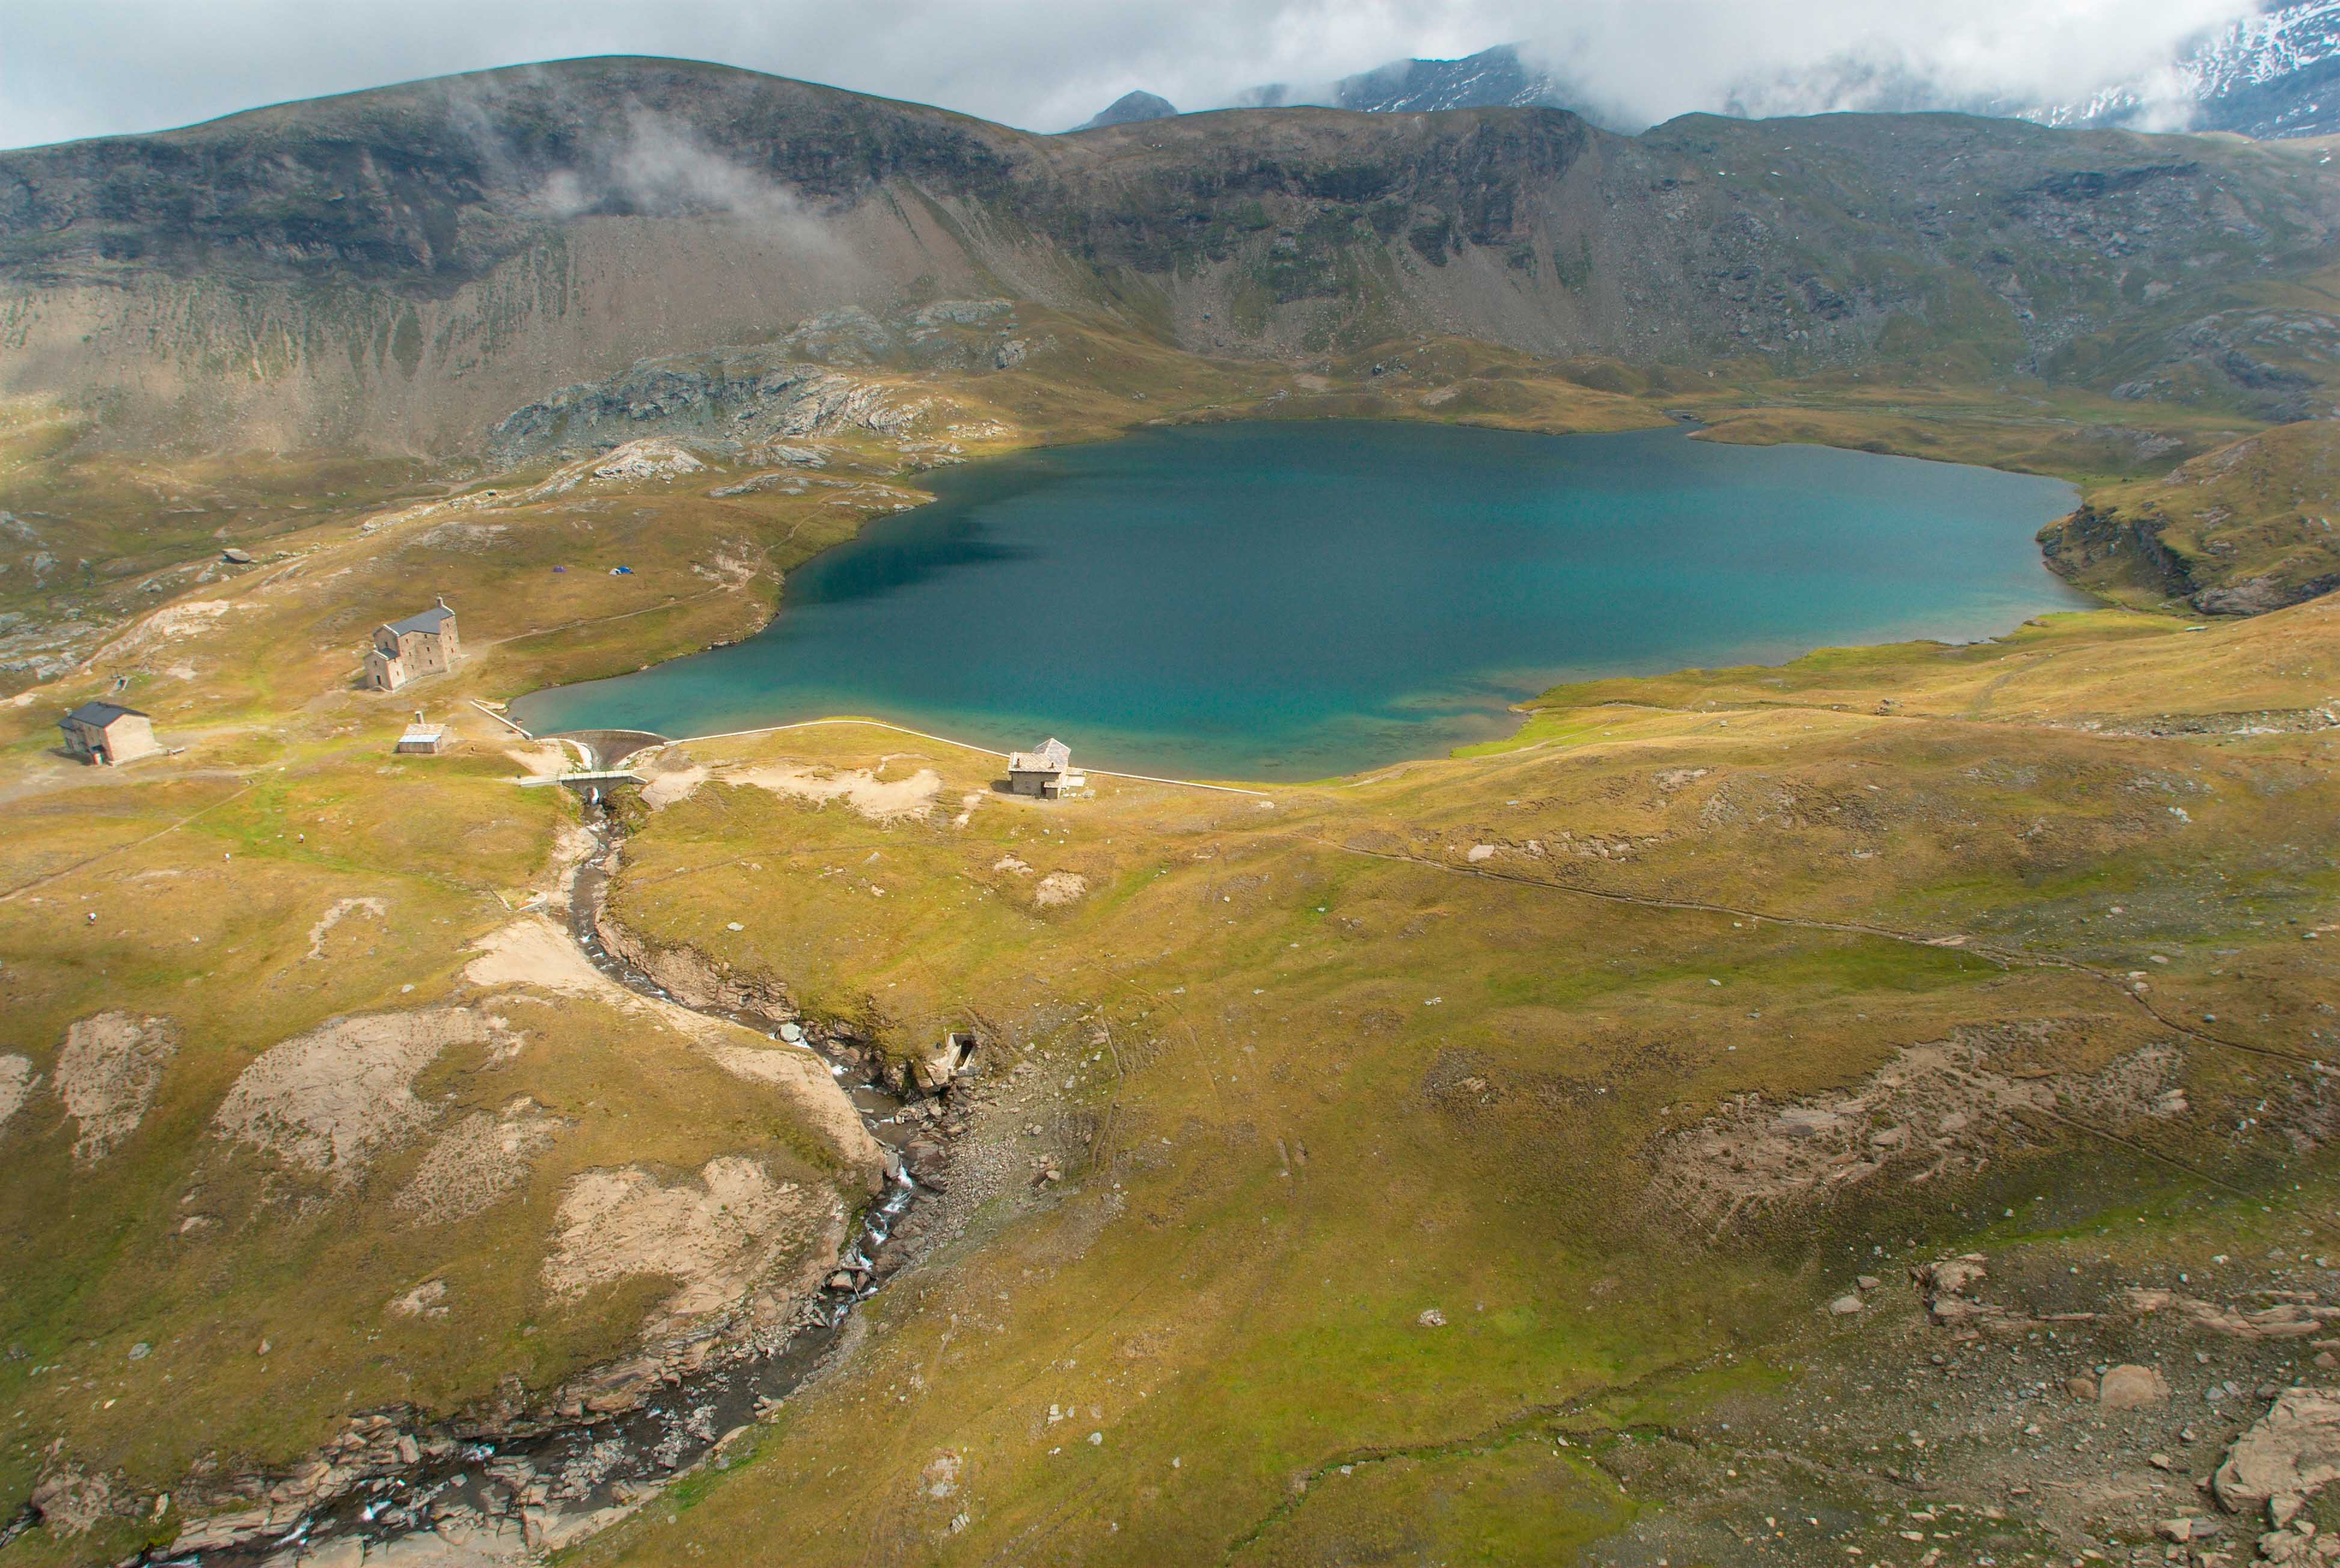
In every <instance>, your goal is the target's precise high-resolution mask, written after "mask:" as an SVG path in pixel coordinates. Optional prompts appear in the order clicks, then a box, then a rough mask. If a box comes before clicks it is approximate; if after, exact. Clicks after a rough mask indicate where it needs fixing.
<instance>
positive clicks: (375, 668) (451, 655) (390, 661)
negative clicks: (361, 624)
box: [365, 599, 462, 691]
mask: <svg viewBox="0 0 2340 1568" xmlns="http://www.w3.org/2000/svg"><path fill="white" fill-rule="evenodd" d="M461 654H462V646H461V642H460V641H459V640H457V638H456V635H455V612H454V611H453V610H450V609H448V608H447V601H446V600H444V599H441V600H439V602H438V603H437V604H435V605H433V606H432V607H431V609H429V610H424V611H422V613H421V614H420V615H410V616H408V617H407V618H406V619H405V620H392V621H387V622H384V623H383V624H382V625H380V626H377V627H375V628H374V629H373V646H372V648H369V649H367V650H366V659H365V683H366V684H367V685H368V686H370V687H372V688H373V690H376V691H395V690H398V689H399V688H400V687H402V686H403V685H405V684H406V683H407V682H408V681H410V680H421V678H422V677H423V676H425V675H438V674H441V673H443V672H444V671H446V670H452V669H453V668H454V667H455V660H457V659H458V658H460V657H461Z"/></svg>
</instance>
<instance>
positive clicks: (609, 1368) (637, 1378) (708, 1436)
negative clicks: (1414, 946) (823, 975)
mask: <svg viewBox="0 0 2340 1568" xmlns="http://www.w3.org/2000/svg"><path fill="white" fill-rule="evenodd" d="M590 831H591V833H592V835H593V839H594V843H593V848H592V850H591V852H590V854H589V855H588V856H587V857H586V858H585V859H584V861H583V862H582V863H581V864H580V866H579V867H578V869H577V874H576V876H575V877H574V878H573V880H572V882H571V883H570V890H569V900H568V906H567V908H566V910H565V914H566V917H567V920H566V925H567V929H568V933H569V935H570V938H571V939H572V940H573V941H575V943H576V944H577V946H578V948H579V949H580V951H581V952H582V953H583V954H584V955H585V957H586V958H589V959H590V961H591V962H592V964H593V965H594V967H595V968H598V969H600V971H601V972H602V973H603V974H605V975H607V976H609V977H610V978H612V979H614V980H616V981H618V982H619V983H620V984H621V985H623V986H625V987H627V988H629V989H630V990H633V991H636V992H638V993H640V994H641V995H644V996H648V997H655V998H657V999H659V1000H660V1001H663V1002H668V1003H671V1004H674V1005H677V1006H681V1007H689V1008H692V1009H693V1010H695V1011H700V1012H703V1013H706V1014H708V1015H709V1016H711V1017H720V1018H722V1019H724V1020H726V1021H728V1022H730V1023H734V1024H739V1025H742V1026H745V1027H751V1028H755V1029H758V1030H759V1031H762V1032H764V1033H766V1034H768V1035H769V1036H770V1037H773V1038H775V1039H779V1040H786V1041H788V1042H789V1043H792V1044H801V1045H804V1046H807V1047H809V1048H811V1049H812V1050H813V1051H815V1052H816V1053H818V1055H819V1056H820V1057H822V1059H823V1060H824V1061H825V1062H827V1063H828V1067H829V1070H830V1072H831V1073H832V1074H833V1075H834V1076H835V1077H837V1079H838V1084H839V1086H840V1087H842V1088H844V1089H845V1091H846V1092H847V1095H848V1097H849V1098H850V1100H851V1101H852V1104H853V1106H854V1108H855V1110H856V1112H857V1113H858V1116H860V1118H861V1121H862V1123H863V1125H864V1126H866V1127H867V1128H868V1131H869V1132H870V1134H871V1135H872V1136H874V1137H875V1138H876V1139H877V1142H878V1144H879V1145H880V1146H881V1148H882V1149H883V1151H884V1165H885V1171H886V1177H885V1181H884V1185H883V1189H882V1191H880V1192H878V1193H877V1194H875V1195H873V1197H872V1200H871V1201H870V1203H869V1204H868V1206H866V1207H865V1209H864V1210H863V1212H862V1215H861V1217H860V1220H859V1225H858V1231H857V1232H856V1233H855V1234H853V1236H851V1238H850V1239H849V1240H848V1242H847V1244H846V1245H844V1246H843V1247H842V1248H841V1249H840V1251H839V1253H838V1258H837V1263H836V1266H835V1267H834V1268H832V1269H830V1270H829V1271H828V1274H827V1275H826V1278H825V1280H824V1282H823V1283H822V1284H821V1285H820V1286H819V1287H818V1290H817V1291H816V1292H815V1293H814V1295H811V1296H810V1297H809V1298H808V1299H799V1300H797V1301H795V1302H793V1303H787V1304H781V1307H780V1310H778V1311H769V1310H767V1311H760V1312H759V1311H748V1310H744V1309H743V1310H741V1311H739V1312H735V1313H731V1314H729V1315H719V1316H718V1317H717V1318H716V1319H715V1320H713V1321H712V1322H711V1323H710V1324H709V1325H701V1326H697V1327H694V1328H693V1329H692V1330H690V1331H689V1333H688V1334H684V1335H675V1336H672V1337H669V1338H668V1339H665V1340H660V1341H655V1342H653V1343H649V1344H646V1345H643V1346H642V1347H641V1348H640V1351H639V1352H638V1353H637V1354H635V1355H631V1356H629V1357H627V1358H625V1359H623V1360H621V1361H619V1362H616V1363H613V1364H610V1365H604V1366H601V1367H598V1368H595V1369H593V1370H592V1371H591V1372H590V1373H588V1374H583V1375H581V1376H580V1377H577V1378H573V1379H571V1380H570V1382H568V1383H567V1384H563V1385H562V1386H561V1387H560V1388H558V1389H556V1390H554V1391H552V1392H551V1393H550V1394H547V1395H542V1396H531V1395H530V1394H528V1392H527V1391H526V1390H524V1389H522V1388H521V1387H520V1386H519V1385H518V1384H517V1383H516V1382H515V1383H513V1384H510V1385H508V1386H507V1388H506V1389H505V1390H504V1391H503V1393H502V1396H501V1398H499V1400H498V1401H497V1402H496V1403H495V1404H494V1405H493V1407H492V1408H489V1409H484V1410H473V1411H470V1412H466V1413H464V1414H460V1415H456V1416H452V1417H448V1418H443V1419H438V1420H429V1419H425V1418H423V1417H422V1416H421V1414H419V1413H416V1412H412V1411H398V1410H391V1411H376V1412H370V1413H367V1414H360V1415H357V1416H354V1417H352V1419H351V1421H350V1422H349V1424H348V1425H347V1427H346V1428H345V1429H344V1431H343V1432H342V1434H341V1435H340V1436H339V1437H338V1438H336V1439H335V1440H334V1441H333V1442H332V1443H330V1444H327V1445H325V1447H324V1448H323V1449H322V1450H321V1451H320V1452H319V1453H317V1454H314V1455H313V1456H312V1458H311V1459H310V1460H309V1461H308V1462H307V1463H306V1464H302V1465H301V1466H299V1467H297V1468H296V1469H294V1470H293V1471H292V1472H291V1473H290V1474H285V1475H283V1476H278V1477H271V1478H262V1477H253V1478H248V1481H247V1484H244V1485H243V1486H242V1487H241V1488H239V1489H238V1490H241V1491H242V1492H243V1494H245V1495H248V1496H250V1497H251V1498H252V1505H251V1506H249V1507H245V1508H243V1509H238V1510H234V1511H233V1512H229V1513H215V1514H213V1515H212V1516H211V1517H209V1518H206V1519H203V1520H202V1521H200V1522H199V1523H195V1524H193V1525H192V1526H190V1527H189V1528H188V1529H186V1530H185V1531H183V1532H182V1533H180V1534H179V1536H178V1537H177V1538H176V1539H175V1540H174V1542H173V1543H172V1544H171V1546H170V1547H169V1548H168V1549H167V1550H162V1551H150V1552H148V1553H144V1554H143V1555H142V1556H141V1557H140V1558H138V1559H136V1560H134V1561H136V1562H139V1563H174V1564H195V1563H202V1564H206V1565H212V1564H217V1565H221V1568H240V1565H242V1564H247V1563H267V1564H271V1565H277V1568H292V1565H294V1564H307V1563H316V1564H351V1565H354V1564H356V1563H361V1562H362V1563H402V1564H413V1565H423V1564H428V1565H431V1568H470V1565H473V1564H479V1565H485V1564H491V1563H514V1562H520V1561H524V1560H530V1559H532V1558H535V1557H537V1556H539V1555H540V1554H541V1553H544V1552H546V1551H549V1550H552V1549H557V1548H558V1547H559V1546H560V1545H562V1544H565V1543H569V1542H571V1541H574V1540H578V1539H580V1538H582V1537H583V1536H585V1535H588V1534H590V1533H593V1532H594V1531H596V1530H598V1529H600V1528H602V1527H604V1526H606V1525H607V1524H609V1523H614V1522H615V1521H616V1520H617V1519H618V1518H620V1517H622V1516H623V1515H624V1514H625V1513H629V1512H630V1511H631V1510H632V1509H633V1508H635V1507H637V1506H639V1505H640V1503H642V1502H643V1501H644V1500H645V1499H647V1498H649V1497H650V1496H652V1495H654V1494H656V1493H657V1491H658V1490H659V1488H660V1487H661V1486H663V1485H664V1484H666V1483H667V1482H669V1481H670V1480H672V1479H673V1478H674V1477H676V1476H678V1475H679V1474H685V1473H687V1472H689V1471H692V1470H695V1469H698V1468H699V1467H701V1466H704V1465H707V1464H718V1465H719V1464H722V1463H724V1459H723V1454H724V1451H725V1449H726V1448H727V1447H728V1446H729V1444H730V1443H731V1442H732V1441H734V1440H735V1439H736V1438H738V1437H739V1436H740V1435H741V1434H744V1433H745V1432H746V1431H747V1430H748V1429H749V1426H750V1425H752V1424H753V1423H754V1422H756V1421H757V1420H758V1419H759V1418H760V1417H762V1416H763V1415H765V1414H767V1413H768V1412H769V1411H770V1410H771V1409H772V1408H773V1407H774V1406H775V1405H777V1404H778V1403H779V1402H780V1401H781V1400H783V1399H784V1398H786V1397H787V1396H788V1394H789V1393H790V1392H791V1391H793V1390H794V1389H795V1388H796V1387H798V1385H799V1384H802V1383H803V1382H804V1381H805V1380H806V1379H807V1378H808V1377H811V1376H815V1375H818V1374H820V1373H821V1372H822V1371H823V1370H825V1369H826V1368H827V1367H828V1365H831V1363H832V1361H833V1357H832V1354H831V1353H832V1352H833V1351H835V1350H836V1349H837V1348H838V1334H839V1330H840V1329H841V1328H842V1326H843V1325H845V1323H846V1322H847V1321H848V1317H849V1315H851V1313H852V1311H853V1308H854V1306H855V1305H856V1304H858V1302H860V1301H862V1300H864V1299H866V1298H867V1297H868V1296H869V1295H871V1294H872V1293H874V1292H875V1291H877V1289H879V1288H880V1287H881V1286H882V1285H883V1284H884V1282H885V1281H886V1280H887V1278H888V1277H889V1276H890V1275H893V1274H894V1273H895V1272H897V1270H899V1269H900V1268H901V1267H903V1266H904V1265H906V1264H907V1263H908V1262H910V1261H911V1260H912V1259H913V1258H914V1257H915V1256H916V1255H917V1253H918V1252H919V1251H921V1250H923V1246H924V1245H925V1242H926V1240H927V1237H928V1236H929V1235H930V1233H931V1230H932V1217H933V1216H932V1215H931V1213H930V1211H931V1210H932V1209H933V1208H934V1206H935V1205H934V1203H933V1200H934V1199H935V1198H936V1197H937V1196H940V1195H942V1194H943V1193H945V1192H946V1191H947V1188H948V1187H949V1186H950V1185H951V1183H952V1181H953V1179H954V1173H953V1170H952V1160H953V1152H954V1145H955V1143H956V1142H957V1139H958V1137H959V1136H960V1135H962V1134H963V1133H965V1132H966V1131H967V1128H968V1127H969V1126H970V1125H971V1123H972V1121H973V1119H974V1118H975V1117H976V1116H977V1114H978V1111H979V1108H980V1107H979V1102H980V1101H981V1100H982V1099H983V1098H984V1094H983V1092H982V1087H980V1086H983V1085H984V1080H983V1079H982V1077H980V1072H979V1069H980V1067H981V1066H982V1065H983V1064H982V1061H981V1057H982V1051H981V1047H980V1045H979V1043H978V1042H977V1041H976V1040H975V1039H974V1038H973V1037H966V1038H964V1039H961V1040H956V1041H955V1042H953V1045H952V1048H951V1049H950V1050H949V1051H948V1065H947V1067H937V1066H936V1065H934V1064H919V1065H918V1066H917V1067H909V1068H905V1067H903V1066H901V1065H900V1064H894V1063H889V1062H887V1060H886V1059H885V1058H884V1057H882V1056H881V1054H880V1053H878V1052H877V1051H876V1050H875V1049H874V1048H872V1047H870V1045H869V1044H868V1042H865V1041H860V1040H858V1039H856V1038H855V1037H852V1036H851V1035H850V1034H849V1033H848V1032H847V1031H845V1030H843V1029H840V1028H836V1027H830V1026H828V1025H825V1024H824V1023H822V1022H820V1021H818V1020H814V1019H807V1018H804V1017H800V1016H799V1015H798V1014H797V1012H796V1011H795V1009H794V1008H793V1007H791V1006H790V1005H789V1004H788V999H787V997H786V996H785V994H784V993H782V992H780V991H778V990H777V989H774V988H770V987H754V986H747V985H742V984H738V983H733V982H729V981H727V980H723V979H721V978H719V977H717V976H716V975H714V973H713V972H712V971H709V970H705V969H704V967H703V966H701V965H699V964H698V963H696V962H695V961H694V959H693V958H692V956H691V955H689V954H673V953H665V952H661V951H658V950H654V949H651V948H647V947H646V946H644V945H643V944H640V943H639V942H637V941H636V940H634V939H633V938H631V937H630V935H629V934H628V933H626V932H625V931H623V930H622V929H621V928H618V927H616V926H614V925H613V924H612V922H611V921H610V918H609V916H608V911H607V908H606V900H605V898H604V894H605V890H606V888H607V884H608V879H609V877H610V873H611V871H612V870H613V868H614V867H615V863H616V858H617V856H618V854H619V852H620V846H619V843H618V837H617V828H616V826H615V823H614V821H613V819H611V818H610V816H609V815H608V814H607V813H606V812H605V811H602V810H600V809H599V807H598V806H597V807H595V808H593V819H592V821H591V823H590ZM1055 1170H1056V1165H1055V1162H1054V1161H1049V1162H1047V1168H1046V1170H1041V1171H1036V1172H1035V1173H1034V1174H1033V1176H1032V1179H1033V1180H1036V1181H1042V1182H1045V1181H1047V1180H1051V1179H1055V1178H1054V1176H1053V1175H1052V1173H1054V1172H1055ZM974 1174H976V1175H977V1183H976V1185H977V1187H979V1188H982V1189H984V1190H986V1191H988V1190H989V1189H990V1188H992V1187H993V1186H996V1183H995V1182H994V1181H992V1180H989V1179H987V1177H989V1176H996V1175H997V1174H998V1173H996V1172H991V1171H989V1170H988V1167H987V1164H985V1163H983V1162H978V1168H977V1172H976V1173H974ZM430 1305H431V1304H430V1303H428V1302H423V1301H418V1302H417V1303H415V1310H416V1311H418V1312H427V1311H428V1310H429V1309H430ZM92 1485H102V1483H100V1482H97V1481H95V1480H94V1479H85V1478H79V1477H75V1476H72V1475H61V1476H59V1477H57V1478H55V1481H54V1482H53V1483H52V1484H50V1485H49V1486H48V1487H47V1488H46V1489H45V1495H41V1496H36V1497H35V1500H34V1502H35V1508H37V1509H38V1510H40V1513H41V1514H42V1515H43V1516H50V1517H55V1516H59V1515H61V1514H64V1513H70V1512H71V1511H72V1510H73V1509H74V1508H75V1507H76V1506H78V1505H80V1504H81V1503H89V1502H91V1500H90V1499H88V1498H84V1497H82V1496H81V1495H80V1493H81V1491H83V1490H86V1488H87V1487H88V1486H92ZM104 1502H105V1500H104V1499H102V1498H100V1499H96V1500H95V1503H94V1505H95V1506H98V1507H100V1508H101V1511H102V1509H103V1506H104Z"/></svg>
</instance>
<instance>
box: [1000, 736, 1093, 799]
mask: <svg viewBox="0 0 2340 1568" xmlns="http://www.w3.org/2000/svg"><path fill="white" fill-rule="evenodd" d="M1088 782H1089V781H1088V776H1087V775H1086V774H1083V773H1076V772H1074V771H1073V753H1072V749H1071V748H1070V747H1068V746H1066V744H1065V743H1064V742H1063V741H1061V740H1059V739H1056V737H1055V736H1053V735H1051V736H1050V737H1048V739H1047V740H1046V742H1045V743H1044V744H1043V745H1041V746H1040V747H1039V749H1036V750H1033V751H1011V752H1009V753H1008V754H1007V787H1008V788H1009V789H1013V790H1014V791H1015V792H1016V794H1018V795H1037V796H1039V797H1040V798H1041V799H1044V800H1056V799H1062V798H1063V797H1064V796H1066V795H1067V794H1070V793H1071V792H1073V791H1075V790H1077V789H1087V788H1088Z"/></svg>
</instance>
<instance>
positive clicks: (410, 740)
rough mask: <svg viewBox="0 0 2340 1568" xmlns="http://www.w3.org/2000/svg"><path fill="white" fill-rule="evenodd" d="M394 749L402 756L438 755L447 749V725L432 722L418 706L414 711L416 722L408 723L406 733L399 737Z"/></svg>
mask: <svg viewBox="0 0 2340 1568" xmlns="http://www.w3.org/2000/svg"><path fill="white" fill-rule="evenodd" d="M394 749H395V750H396V752H397V753H398V755H400V756H402V757H436V756H438V755H439V753H441V751H444V750H445V749H447V727H446V726H445V725H444V724H432V723H430V722H429V721H427V720H426V719H424V718H423V717H422V710H421V709H419V708H418V709H416V710H415V711H414V722H413V723H411V724H410V725H408V726H407V727H406V733H405V734H403V735H401V736H400V737H399V738H398V745H397V746H396V747H395V748H394Z"/></svg>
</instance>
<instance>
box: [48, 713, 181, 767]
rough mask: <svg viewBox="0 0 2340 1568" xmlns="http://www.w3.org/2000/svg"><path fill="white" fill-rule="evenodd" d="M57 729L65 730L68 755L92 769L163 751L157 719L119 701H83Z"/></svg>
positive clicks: (67, 715) (58, 723) (112, 765)
mask: <svg viewBox="0 0 2340 1568" xmlns="http://www.w3.org/2000/svg"><path fill="white" fill-rule="evenodd" d="M57 728H58V729H62V730H64V736H65V755H66V756H68V757H78V758H80V759H82V760H83V761H84V762H87V763H90V764H91V765H93V766H97V765H101V764H102V765H104V766H105V767H108V768H113V767H116V766H119V765H120V764H122V763H124V762H129V761H134V760H135V759H138V758H141V757H153V756H155V755H157V754H158V753H160V752H161V751H162V749H163V747H162V743H161V742H160V741H158V740H156V739H154V720H152V719H149V718H147V717H146V715H144V713H141V712H139V711H138V710H136V709H135V708H124V707H123V706H122V705H121V704H120V703H118V702H84V703H83V704H82V705H81V706H80V707H78V708H76V709H74V710H73V711H72V712H70V713H68V714H66V715H65V716H64V718H63V719H58V720H57Z"/></svg>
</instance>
